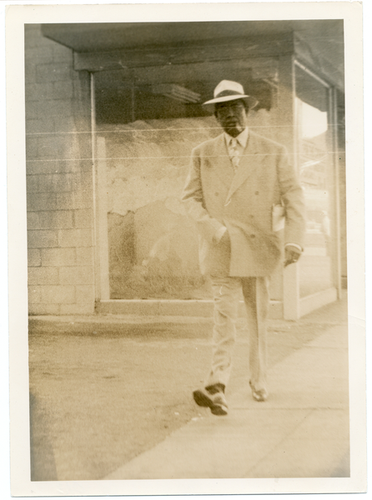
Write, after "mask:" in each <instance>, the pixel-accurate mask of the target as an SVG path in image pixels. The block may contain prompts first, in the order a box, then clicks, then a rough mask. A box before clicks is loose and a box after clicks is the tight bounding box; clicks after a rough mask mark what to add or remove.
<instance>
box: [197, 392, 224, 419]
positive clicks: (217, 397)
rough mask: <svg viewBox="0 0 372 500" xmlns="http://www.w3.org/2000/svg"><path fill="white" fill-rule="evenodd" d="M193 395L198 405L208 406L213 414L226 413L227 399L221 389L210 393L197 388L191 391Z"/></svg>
mask: <svg viewBox="0 0 372 500" xmlns="http://www.w3.org/2000/svg"><path fill="white" fill-rule="evenodd" d="M193 396H194V401H195V403H196V404H197V405H198V406H203V407H204V408H210V410H211V412H212V413H213V415H219V416H220V415H227V411H228V407H227V401H226V398H225V394H224V393H223V392H222V391H218V392H216V393H214V394H212V393H211V392H209V391H208V390H207V389H197V390H196V391H194V392H193Z"/></svg>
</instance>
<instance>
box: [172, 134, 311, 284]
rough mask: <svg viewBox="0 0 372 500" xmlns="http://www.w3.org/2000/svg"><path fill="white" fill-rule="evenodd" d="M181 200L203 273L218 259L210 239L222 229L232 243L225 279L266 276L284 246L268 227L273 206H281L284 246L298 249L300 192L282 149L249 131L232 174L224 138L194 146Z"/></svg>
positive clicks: (301, 227) (302, 224)
mask: <svg viewBox="0 0 372 500" xmlns="http://www.w3.org/2000/svg"><path fill="white" fill-rule="evenodd" d="M182 199H183V201H184V202H185V203H186V205H187V210H188V213H189V215H190V216H191V217H192V218H193V219H194V220H195V221H196V222H197V226H198V234H199V260H200V268H201V272H202V273H203V274H213V271H214V268H215V266H216V265H217V263H218V262H219V260H220V259H221V258H222V254H221V252H223V249H222V248H221V245H219V244H218V243H216V242H215V236H216V232H217V231H218V229H220V228H221V227H222V226H225V227H226V228H227V230H228V233H229V236H230V242H231V253H230V271H229V275H230V276H237V277H238V276H240V277H244V276H245V277H248V276H269V275H271V274H272V273H273V271H274V270H275V267H276V266H277V265H278V263H279V262H280V260H281V255H282V246H283V241H282V238H280V236H279V235H278V233H277V232H275V231H274V230H273V226H272V210H273V206H274V205H278V204H283V205H284V207H285V230H284V244H286V243H292V244H293V243H294V244H297V245H299V246H301V247H302V246H303V237H304V227H305V221H304V202H303V193H302V189H301V187H300V184H299V182H298V179H297V175H296V173H295V171H294V169H293V167H292V166H290V165H289V163H288V155H287V153H286V150H285V148H284V147H283V146H282V145H280V144H277V143H275V142H273V141H271V140H268V139H266V138H264V137H261V136H259V135H257V134H255V133H253V132H251V131H249V136H248V142H247V146H246V148H245V150H244V152H243V154H242V155H241V156H240V162H239V167H238V170H237V173H234V171H233V168H232V166H231V161H230V158H229V156H228V151H227V147H226V143H225V137H224V134H221V135H219V136H218V137H216V138H215V139H211V140H208V141H206V142H204V143H202V144H200V145H199V146H197V147H196V148H195V149H194V150H193V151H192V157H191V165H190V171H189V175H188V178H187V181H186V185H185V188H184V192H183V197H182Z"/></svg>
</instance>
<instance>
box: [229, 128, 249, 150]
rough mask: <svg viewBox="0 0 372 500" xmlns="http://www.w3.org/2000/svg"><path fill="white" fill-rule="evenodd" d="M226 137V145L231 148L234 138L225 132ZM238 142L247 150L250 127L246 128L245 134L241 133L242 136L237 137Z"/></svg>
mask: <svg viewBox="0 0 372 500" xmlns="http://www.w3.org/2000/svg"><path fill="white" fill-rule="evenodd" d="M224 135H225V141H226V144H227V146H229V144H230V141H231V139H232V137H231V135H229V134H227V133H226V132H224ZM236 140H237V142H238V144H239V145H240V146H242V147H243V148H244V149H245V147H246V146H247V142H248V127H245V129H244V130H243V132H240V134H239V135H238V136H237V137H236Z"/></svg>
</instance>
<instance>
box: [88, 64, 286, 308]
mask: <svg viewBox="0 0 372 500" xmlns="http://www.w3.org/2000/svg"><path fill="white" fill-rule="evenodd" d="M277 68H278V64H277V59H275V58H261V59H260V58H256V59H253V60H250V61H247V60H246V61H242V60H236V61H227V62H223V63H220V62H210V63H204V64H200V63H198V64H197V65H192V64H190V65H187V64H185V65H184V66H183V67H180V66H179V67H177V68H171V67H170V68H169V69H166V68H165V69H164V68H163V67H162V68H156V67H152V68H149V69H148V71H145V70H143V69H141V70H139V72H138V73H137V74H136V73H135V72H134V73H132V74H131V75H128V73H126V72H125V71H123V72H121V71H105V72H102V73H96V74H95V76H94V80H95V103H96V132H97V143H99V144H100V145H101V146H100V147H99V148H98V150H97V155H98V157H99V158H100V164H101V165H102V162H103V163H104V164H105V169H106V172H105V176H106V179H107V205H108V206H107V212H108V213H107V217H108V244H109V275H110V283H109V285H110V297H111V298H112V299H151V298H169V299H192V298H199V299H202V298H209V297H211V292H210V288H209V283H208V282H206V281H205V279H204V278H203V277H202V276H201V275H200V272H199V264H198V241H197V230H196V227H195V224H194V223H193V222H192V221H191V220H190V218H189V217H188V216H187V214H186V212H185V208H184V206H183V204H182V203H181V202H180V198H181V193H182V189H183V186H184V183H185V179H186V176H187V172H188V167H189V161H190V155H191V150H192V149H193V147H195V146H196V145H198V144H200V143H201V142H203V141H205V140H207V139H209V138H212V137H215V136H216V135H217V134H219V133H221V130H220V128H219V127H218V124H217V122H216V120H215V118H214V116H213V115H211V114H210V113H208V112H207V111H206V110H205V108H204V107H202V105H201V104H202V103H203V102H205V101H206V100H208V99H210V98H211V94H212V92H213V89H214V87H215V86H216V85H217V84H218V82H219V81H221V80H223V79H226V78H228V79H232V80H236V81H239V82H240V83H242V84H243V86H244V88H245V90H246V92H249V93H250V94H252V95H255V96H256V98H257V99H258V100H259V106H258V108H257V110H255V111H252V112H251V113H250V115H249V123H250V126H251V127H252V129H255V128H256V129H257V131H258V132H259V133H260V134H262V135H266V136H267V137H270V138H272V139H274V140H275V139H277V137H276V134H277V131H278V127H277V126H276V125H278V123H279V117H278V109H277V95H276V92H277V90H276V89H277V79H278V69H277ZM102 144H104V147H102Z"/></svg>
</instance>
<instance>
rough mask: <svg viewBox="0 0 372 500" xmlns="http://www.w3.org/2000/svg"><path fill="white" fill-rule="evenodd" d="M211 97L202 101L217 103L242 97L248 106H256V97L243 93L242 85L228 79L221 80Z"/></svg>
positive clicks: (206, 103) (209, 103)
mask: <svg viewBox="0 0 372 500" xmlns="http://www.w3.org/2000/svg"><path fill="white" fill-rule="evenodd" d="M213 97H214V98H213V99H211V100H210V101H206V102H204V103H203V106H205V105H211V104H217V103H219V102H227V101H234V100H236V99H244V100H245V101H247V103H248V106H249V108H254V107H255V106H257V104H258V101H257V99H256V98H254V97H252V96H250V95H247V94H245V93H244V89H243V85H241V84H240V83H238V82H232V81H230V80H222V82H220V83H219V84H218V85H217V87H216V88H215V89H214V93H213Z"/></svg>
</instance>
